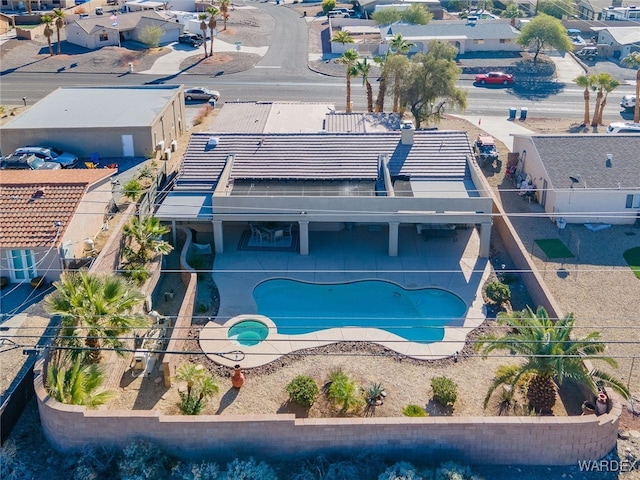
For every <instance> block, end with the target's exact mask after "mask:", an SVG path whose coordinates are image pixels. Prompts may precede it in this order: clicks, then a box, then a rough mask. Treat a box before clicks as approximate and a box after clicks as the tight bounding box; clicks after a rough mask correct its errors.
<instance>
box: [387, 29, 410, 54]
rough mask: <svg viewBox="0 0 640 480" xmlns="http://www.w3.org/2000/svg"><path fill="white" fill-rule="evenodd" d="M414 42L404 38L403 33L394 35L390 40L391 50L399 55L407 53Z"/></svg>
mask: <svg viewBox="0 0 640 480" xmlns="http://www.w3.org/2000/svg"><path fill="white" fill-rule="evenodd" d="M413 46H414V44H413V43H411V42H408V41H406V40H405V39H404V37H403V36H402V34H401V33H398V34H396V35H394V36H393V38H392V39H391V41H390V42H389V48H390V50H391V51H392V52H393V53H395V54H397V55H407V54H408V53H409V51H410V50H411V47H413Z"/></svg>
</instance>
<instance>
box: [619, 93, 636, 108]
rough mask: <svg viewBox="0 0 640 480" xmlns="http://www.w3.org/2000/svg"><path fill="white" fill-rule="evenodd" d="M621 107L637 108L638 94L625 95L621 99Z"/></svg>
mask: <svg viewBox="0 0 640 480" xmlns="http://www.w3.org/2000/svg"><path fill="white" fill-rule="evenodd" d="M620 107H621V108H624V109H625V110H633V109H634V108H636V96H635V95H625V96H624V97H622V100H620Z"/></svg>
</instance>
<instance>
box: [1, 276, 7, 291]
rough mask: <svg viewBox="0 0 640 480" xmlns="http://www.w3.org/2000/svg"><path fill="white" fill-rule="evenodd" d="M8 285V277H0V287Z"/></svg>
mask: <svg viewBox="0 0 640 480" xmlns="http://www.w3.org/2000/svg"><path fill="white" fill-rule="evenodd" d="M7 285H9V277H0V288H4V287H6V286H7Z"/></svg>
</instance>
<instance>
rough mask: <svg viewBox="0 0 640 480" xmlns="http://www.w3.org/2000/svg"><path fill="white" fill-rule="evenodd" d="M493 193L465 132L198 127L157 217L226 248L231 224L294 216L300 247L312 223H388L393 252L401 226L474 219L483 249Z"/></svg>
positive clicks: (383, 226) (305, 250)
mask: <svg viewBox="0 0 640 480" xmlns="http://www.w3.org/2000/svg"><path fill="white" fill-rule="evenodd" d="M491 212H492V198H491V196H490V193H489V189H488V187H486V183H485V182H484V179H483V178H482V173H481V171H480V169H479V168H478V166H477V165H476V163H475V160H474V156H473V153H472V149H471V145H470V142H469V139H468V137H467V135H466V133H464V132H452V131H415V130H414V129H413V127H410V128H409V127H406V128H403V129H402V130H398V131H389V132H374V133H326V132H324V133H323V132H315V133H196V134H193V135H192V136H191V140H190V143H189V146H188V148H187V152H186V154H185V157H184V161H183V165H182V169H181V174H180V176H179V177H178V179H177V182H176V184H175V187H174V189H173V191H172V192H170V193H169V195H168V196H167V197H166V198H165V199H164V201H163V202H162V205H160V207H159V209H158V211H157V212H156V217H158V218H159V219H161V220H163V221H170V222H172V226H173V230H174V232H175V231H176V226H177V224H183V225H185V224H190V225H193V224H199V225H200V226H201V227H202V228H205V229H207V230H209V231H211V228H212V229H213V240H214V246H215V250H216V252H218V253H222V252H223V249H224V247H223V246H224V231H225V226H227V225H230V226H231V225H234V224H235V225H238V224H243V225H247V224H248V223H252V222H274V223H275V222H277V223H279V224H282V223H286V224H292V225H295V226H296V227H297V230H299V252H300V254H301V255H307V254H309V238H310V236H312V235H313V232H314V231H336V230H341V229H344V228H346V229H349V228H353V226H354V225H367V226H369V228H375V229H376V230H377V231H386V232H388V254H389V255H390V256H396V255H398V249H399V248H402V247H401V245H399V228H400V227H401V226H410V227H413V228H414V232H415V229H416V228H417V229H418V231H421V230H422V229H439V228H454V226H465V227H466V226H476V225H477V226H479V233H480V255H481V256H482V257H486V256H488V254H489V240H490V235H491Z"/></svg>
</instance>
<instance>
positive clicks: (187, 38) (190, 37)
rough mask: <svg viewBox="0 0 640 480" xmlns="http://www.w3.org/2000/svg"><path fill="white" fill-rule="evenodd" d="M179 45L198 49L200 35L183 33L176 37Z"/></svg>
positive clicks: (200, 42) (200, 43)
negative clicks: (183, 44) (187, 45)
mask: <svg viewBox="0 0 640 480" xmlns="http://www.w3.org/2000/svg"><path fill="white" fill-rule="evenodd" d="M178 42H179V43H188V44H189V45H191V46H192V47H199V46H200V45H202V35H200V34H199V33H183V34H182V35H180V36H179V37H178Z"/></svg>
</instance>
